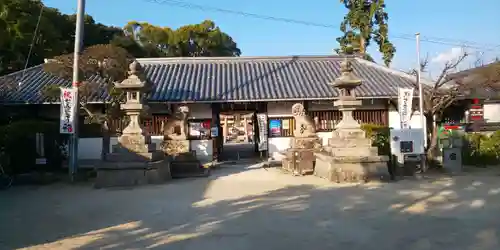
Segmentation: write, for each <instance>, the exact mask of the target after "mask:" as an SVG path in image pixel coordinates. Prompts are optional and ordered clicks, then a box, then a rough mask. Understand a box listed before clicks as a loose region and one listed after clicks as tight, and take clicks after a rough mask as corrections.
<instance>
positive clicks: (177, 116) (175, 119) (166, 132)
mask: <svg viewBox="0 0 500 250" xmlns="http://www.w3.org/2000/svg"><path fill="white" fill-rule="evenodd" d="M188 117H189V108H188V107H187V106H180V107H178V108H177V111H176V112H175V113H174V114H173V115H172V117H169V119H167V122H162V126H161V127H162V129H161V133H162V134H163V138H164V140H186V139H187V130H188V123H187V120H188Z"/></svg>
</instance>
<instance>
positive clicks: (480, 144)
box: [462, 130, 500, 166]
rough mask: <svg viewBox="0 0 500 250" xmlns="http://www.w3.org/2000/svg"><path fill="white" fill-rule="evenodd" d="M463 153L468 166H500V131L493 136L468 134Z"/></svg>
mask: <svg viewBox="0 0 500 250" xmlns="http://www.w3.org/2000/svg"><path fill="white" fill-rule="evenodd" d="M464 139H465V140H464V141H465V144H464V147H463V151H462V157H463V162H464V164H466V165H474V166H486V165H498V164H500V130H498V131H495V132H494V133H493V134H491V135H484V134H477V133H474V134H467V135H465V138H464Z"/></svg>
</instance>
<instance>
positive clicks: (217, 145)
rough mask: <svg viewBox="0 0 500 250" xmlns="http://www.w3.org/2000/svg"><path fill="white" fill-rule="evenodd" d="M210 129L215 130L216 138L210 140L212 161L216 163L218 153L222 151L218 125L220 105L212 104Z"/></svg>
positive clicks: (220, 132)
mask: <svg viewBox="0 0 500 250" xmlns="http://www.w3.org/2000/svg"><path fill="white" fill-rule="evenodd" d="M211 106H212V127H216V128H217V132H218V133H217V136H216V137H215V138H212V151H213V153H212V160H213V161H215V162H217V161H219V158H220V153H221V151H222V138H223V135H222V131H221V128H222V127H221V125H220V104H219V103H212V105H211Z"/></svg>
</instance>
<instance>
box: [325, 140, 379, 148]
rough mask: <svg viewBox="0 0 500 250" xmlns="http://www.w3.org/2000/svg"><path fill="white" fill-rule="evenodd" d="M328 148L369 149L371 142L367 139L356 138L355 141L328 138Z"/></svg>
mask: <svg viewBox="0 0 500 250" xmlns="http://www.w3.org/2000/svg"><path fill="white" fill-rule="evenodd" d="M328 146H330V147H332V148H362V147H371V146H372V141H371V140H370V139H368V138H357V139H340V138H329V139H328Z"/></svg>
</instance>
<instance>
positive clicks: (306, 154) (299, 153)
mask: <svg viewBox="0 0 500 250" xmlns="http://www.w3.org/2000/svg"><path fill="white" fill-rule="evenodd" d="M320 146H321V140H320V139H319V138H318V137H305V138H292V139H291V141H290V148H289V149H288V150H287V151H285V152H283V155H284V158H283V160H282V167H283V169H284V170H285V171H287V172H290V173H293V174H294V175H305V174H312V173H313V171H314V152H318V151H319V148H320Z"/></svg>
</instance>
